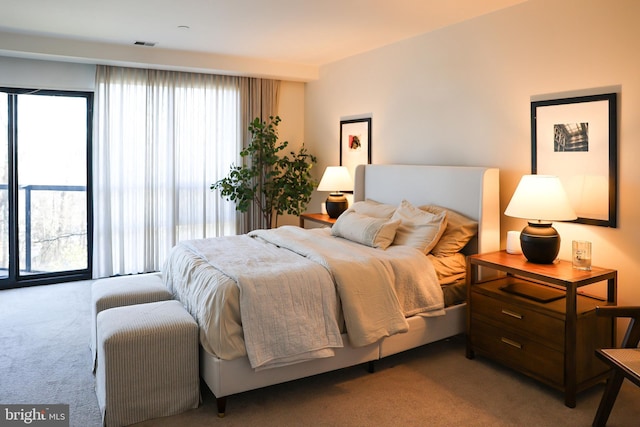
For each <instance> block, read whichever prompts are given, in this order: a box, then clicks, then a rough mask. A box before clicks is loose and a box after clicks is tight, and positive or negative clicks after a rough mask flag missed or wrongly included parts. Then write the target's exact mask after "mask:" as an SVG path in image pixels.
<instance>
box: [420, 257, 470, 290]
mask: <svg viewBox="0 0 640 427" xmlns="http://www.w3.org/2000/svg"><path fill="white" fill-rule="evenodd" d="M427 257H428V258H429V259H430V260H431V263H432V264H433V268H434V269H435V270H436V274H437V275H438V281H439V282H440V284H441V285H448V284H451V283H454V282H455V281H457V280H459V279H462V278H463V277H464V276H465V275H466V272H467V258H466V257H465V256H464V254H461V253H460V252H457V253H455V254H453V255H451V256H446V257H437V256H434V255H432V254H429V255H427Z"/></svg>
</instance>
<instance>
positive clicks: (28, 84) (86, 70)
mask: <svg viewBox="0 0 640 427" xmlns="http://www.w3.org/2000/svg"><path fill="white" fill-rule="evenodd" d="M95 78H96V67H95V65H90V64H74V63H71V62H54V61H38V60H32V59H22V58H10V57H6V56H0V86H3V87H15V88H25V89H52V90H79V91H91V92H93V90H94V88H95Z"/></svg>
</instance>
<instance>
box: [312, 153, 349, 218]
mask: <svg viewBox="0 0 640 427" xmlns="http://www.w3.org/2000/svg"><path fill="white" fill-rule="evenodd" d="M342 190H344V191H351V190H353V180H352V179H351V175H350V174H349V170H348V169H347V168H346V167H345V166H328V167H327V168H326V169H325V170H324V174H323V175H322V179H321V180H320V184H319V185H318V191H330V192H331V193H330V194H329V197H327V201H326V202H325V206H326V209H327V213H328V214H329V217H330V218H338V217H339V216H340V214H341V213H342V212H344V211H346V210H347V208H348V207H349V202H348V201H347V198H346V197H345V196H344V194H343V193H341V191H342Z"/></svg>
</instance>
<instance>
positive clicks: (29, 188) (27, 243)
mask: <svg viewBox="0 0 640 427" xmlns="http://www.w3.org/2000/svg"><path fill="white" fill-rule="evenodd" d="M7 189H8V185H7V184H0V191H1V190H7ZM86 189H87V188H86V186H82V185H31V184H29V185H22V186H19V187H18V191H24V208H23V209H24V225H23V227H24V237H23V240H24V252H25V253H24V264H23V265H21V268H20V271H21V272H24V273H32V274H33V273H40V272H42V271H34V270H33V267H32V246H33V234H32V221H33V217H32V214H33V201H32V198H33V195H34V192H37V191H59V192H85V191H86ZM82 209H83V211H86V206H83V207H82ZM47 214H50V215H56V214H58V215H59V214H60V212H58V213H56V212H48V213H47ZM5 217H6V216H5ZM1 222H3V221H1V220H0V223H1ZM0 225H1V228H0V234H4V233H6V232H7V231H8V224H0ZM84 225H85V231H84V233H76V234H75V235H76V236H77V235H85V236H86V234H87V233H86V223H85V224H84ZM21 234H22V233H21ZM57 237H58V238H59V237H65V236H57ZM7 239H8V236H7ZM21 243H22V242H21ZM3 258H4V257H3ZM3 262H5V261H4V260H3ZM7 268H8V264H7V265H2V266H0V271H2V270H6V269H7ZM0 275H1V273H0Z"/></svg>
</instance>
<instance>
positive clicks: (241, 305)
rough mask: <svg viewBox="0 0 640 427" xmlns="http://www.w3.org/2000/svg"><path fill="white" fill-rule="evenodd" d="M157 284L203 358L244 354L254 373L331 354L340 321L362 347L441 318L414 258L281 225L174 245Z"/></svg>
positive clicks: (422, 259) (428, 275) (403, 251)
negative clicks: (180, 313)
mask: <svg viewBox="0 0 640 427" xmlns="http://www.w3.org/2000/svg"><path fill="white" fill-rule="evenodd" d="M164 278H165V282H166V284H167V286H168V287H169V288H170V289H171V290H172V292H173V293H174V295H175V296H176V298H178V299H180V300H181V301H182V302H183V303H184V304H185V306H186V307H187V309H188V310H189V311H190V312H191V314H192V315H194V317H195V318H196V320H197V321H198V323H199V325H200V335H201V342H202V345H203V346H204V347H205V349H206V350H207V351H209V352H210V353H213V354H215V355H217V356H218V357H220V358H222V359H233V358H236V357H241V356H244V355H245V354H246V355H247V356H248V357H249V361H250V362H251V365H252V367H254V368H256V369H261V368H267V367H274V366H282V365H286V364H290V363H297V362H301V361H304V360H308V359H310V358H317V357H328V356H331V355H333V349H334V348H336V347H340V346H342V341H341V338H340V331H339V325H340V322H341V320H340V319H341V314H342V315H343V316H344V322H345V325H346V329H347V333H348V337H349V340H350V342H351V344H352V345H354V346H364V345H367V344H371V343H374V342H376V341H378V340H379V339H380V338H383V337H385V336H390V335H394V334H396V333H401V332H406V331H407V329H408V324H407V322H406V320H405V317H408V316H412V315H416V314H421V315H439V314H443V313H444V310H443V308H444V301H443V296H442V291H441V289H440V285H439V283H438V280H437V277H436V273H435V271H434V269H433V266H432V265H431V262H430V261H429V260H428V258H427V257H426V256H424V254H422V253H420V252H419V251H417V250H415V249H413V248H409V247H404V246H391V247H390V248H388V249H387V250H385V251H382V250H380V249H374V248H370V247H367V246H363V245H360V244H358V243H354V242H350V241H348V240H345V239H342V238H338V237H333V236H331V234H330V232H329V230H327V229H312V230H305V229H301V228H298V227H288V226H285V227H280V228H278V229H273V230H257V231H254V232H252V233H250V234H249V235H243V236H230V237H222V238H215V239H204V240H192V241H188V242H183V243H180V244H179V245H177V246H176V247H175V248H174V250H173V251H172V252H171V254H170V257H169V259H168V260H167V263H166V266H165V270H164ZM336 291H337V293H338V296H339V298H337V297H336ZM341 305H342V312H341V310H340V307H341Z"/></svg>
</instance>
